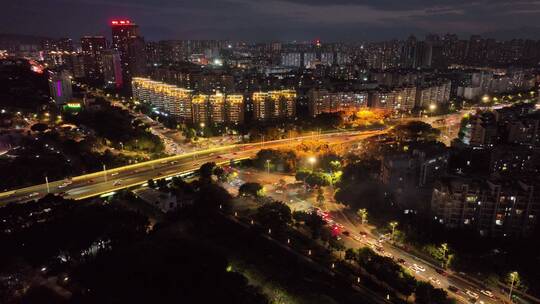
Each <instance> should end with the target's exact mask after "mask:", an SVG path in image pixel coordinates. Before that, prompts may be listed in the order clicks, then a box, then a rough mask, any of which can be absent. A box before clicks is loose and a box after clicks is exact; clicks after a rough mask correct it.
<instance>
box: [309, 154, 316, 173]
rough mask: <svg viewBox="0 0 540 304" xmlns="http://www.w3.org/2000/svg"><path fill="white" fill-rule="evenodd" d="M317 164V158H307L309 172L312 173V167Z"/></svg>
mask: <svg viewBox="0 0 540 304" xmlns="http://www.w3.org/2000/svg"><path fill="white" fill-rule="evenodd" d="M316 162H317V158H316V157H315V156H310V157H309V158H308V163H309V164H310V165H311V171H313V166H314V165H315V163H316Z"/></svg>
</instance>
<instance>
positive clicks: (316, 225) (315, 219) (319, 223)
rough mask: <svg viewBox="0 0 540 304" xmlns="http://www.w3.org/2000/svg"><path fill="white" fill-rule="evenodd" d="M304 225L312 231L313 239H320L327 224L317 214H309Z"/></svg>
mask: <svg viewBox="0 0 540 304" xmlns="http://www.w3.org/2000/svg"><path fill="white" fill-rule="evenodd" d="M304 223H305V224H306V226H307V227H308V228H309V230H310V231H311V237H312V238H313V239H318V238H319V237H320V236H321V230H322V229H323V228H324V225H325V224H326V223H325V221H324V220H323V219H322V218H321V217H320V216H319V215H318V214H317V213H315V212H312V213H308V214H307V216H306V218H305V221H304Z"/></svg>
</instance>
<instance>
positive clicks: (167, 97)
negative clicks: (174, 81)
mask: <svg viewBox="0 0 540 304" xmlns="http://www.w3.org/2000/svg"><path fill="white" fill-rule="evenodd" d="M132 88H133V98H134V99H135V100H140V101H143V102H148V103H151V104H153V105H154V106H156V107H157V108H158V109H160V110H162V111H165V112H167V113H169V114H171V115H173V116H175V117H178V118H181V119H183V120H186V121H191V122H193V123H242V122H243V121H244V96H243V95H241V94H223V93H216V94H211V95H207V94H194V93H193V91H191V90H187V89H183V88H179V87H177V86H174V85H170V84H166V83H163V82H160V81H154V80H151V79H148V78H138V77H134V78H133V80H132Z"/></svg>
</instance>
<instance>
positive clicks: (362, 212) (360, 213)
mask: <svg viewBox="0 0 540 304" xmlns="http://www.w3.org/2000/svg"><path fill="white" fill-rule="evenodd" d="M356 214H357V215H358V216H359V217H360V219H361V220H362V225H364V223H366V222H367V218H368V211H367V209H366V208H362V209H358V211H356Z"/></svg>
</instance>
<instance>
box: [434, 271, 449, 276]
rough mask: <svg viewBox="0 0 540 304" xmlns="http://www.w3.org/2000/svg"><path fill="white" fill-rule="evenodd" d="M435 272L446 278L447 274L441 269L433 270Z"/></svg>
mask: <svg viewBox="0 0 540 304" xmlns="http://www.w3.org/2000/svg"><path fill="white" fill-rule="evenodd" d="M435 271H436V272H437V273H438V274H440V275H443V276H447V275H448V273H446V271H444V270H442V269H435Z"/></svg>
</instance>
